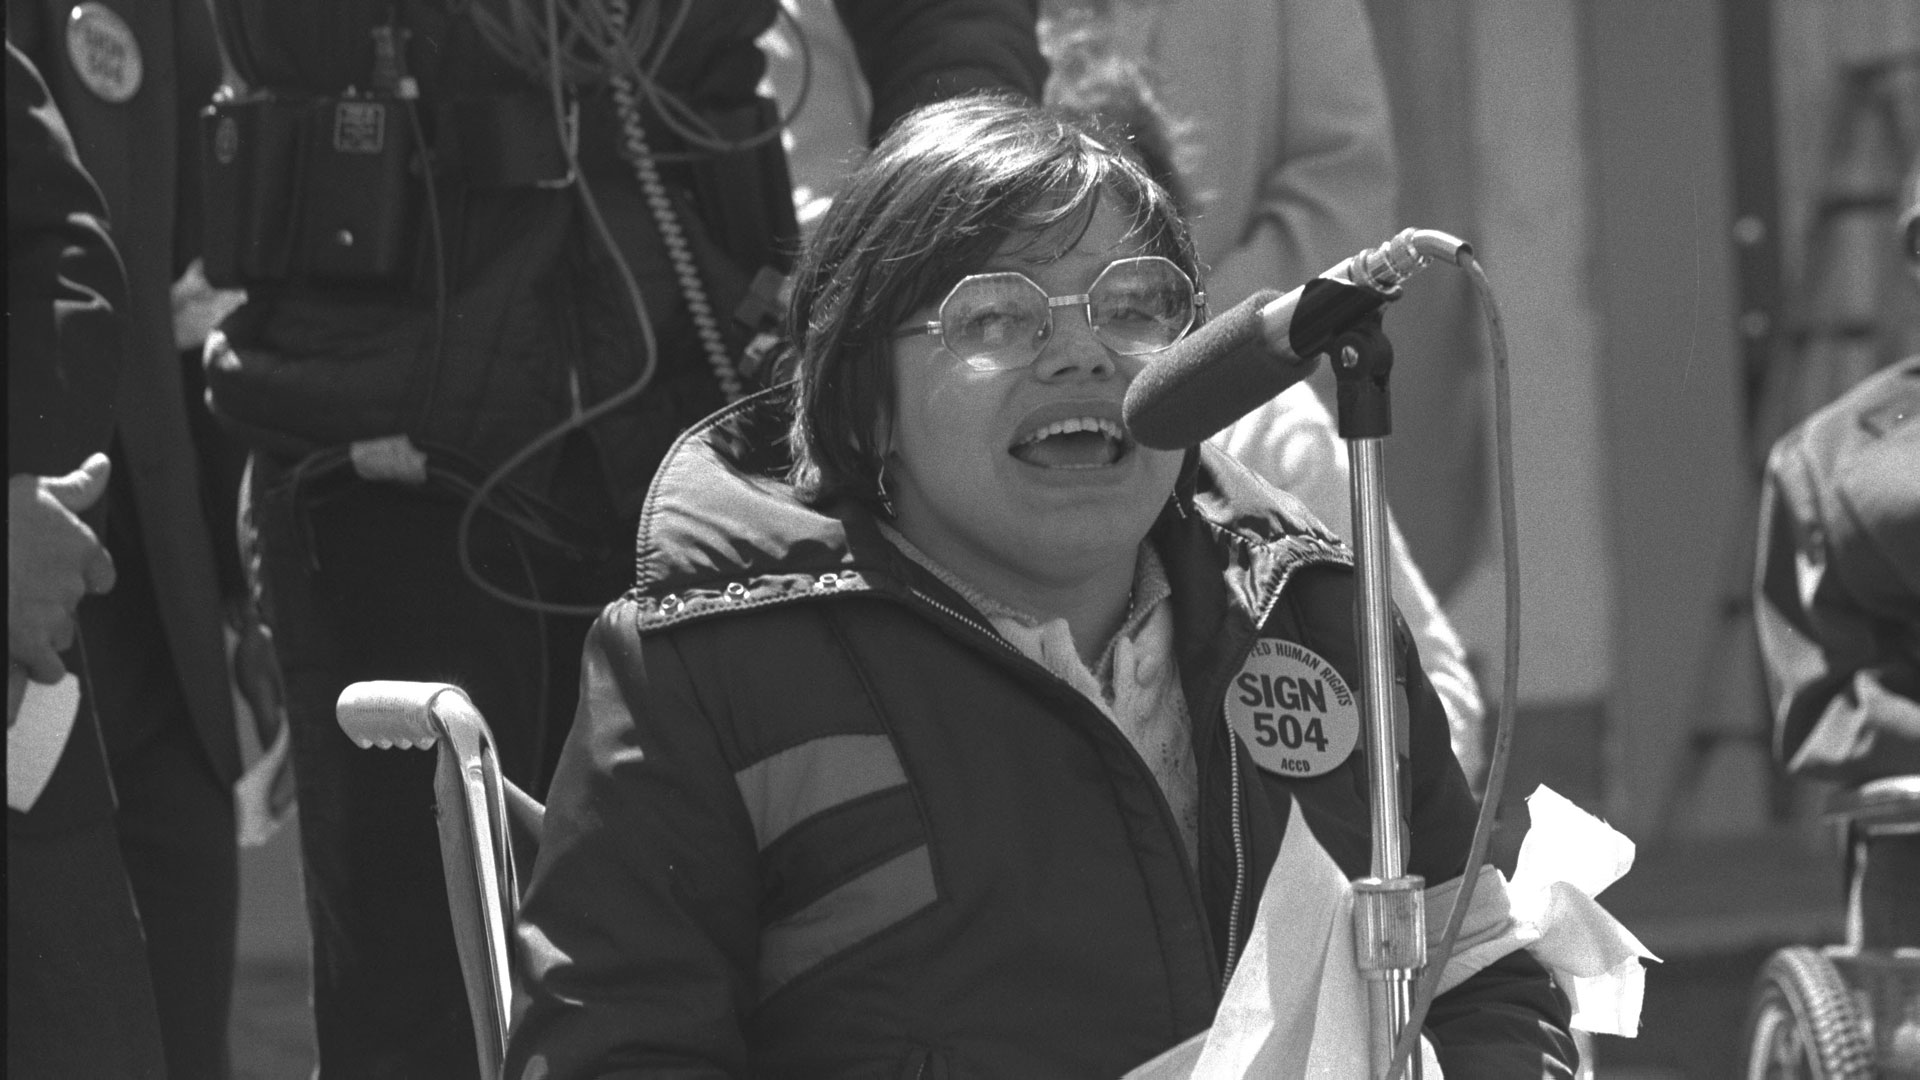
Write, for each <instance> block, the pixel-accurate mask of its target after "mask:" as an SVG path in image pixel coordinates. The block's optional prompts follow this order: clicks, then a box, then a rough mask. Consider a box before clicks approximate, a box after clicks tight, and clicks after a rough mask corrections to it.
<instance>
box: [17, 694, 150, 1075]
mask: <svg viewBox="0 0 1920 1080" xmlns="http://www.w3.org/2000/svg"><path fill="white" fill-rule="evenodd" d="M72 737H73V738H93V737H94V735H93V732H92V731H91V730H76V731H75V732H74V733H73V736H72ZM7 1075H8V1076H10V1077H14V1078H16V1080H66V1078H69V1077H76V1076H103V1077H105V1076H110V1077H161V1076H164V1075H166V1074H165V1072H164V1071H163V1069H162V1066H161V1051H160V1026H159V1022H158V1020H157V1018H156V1014H155V1010H154V996H153V984H152V982H151V981H150V980H149V979H148V977H147V965H146V957H145V955H144V946H143V945H142V942H141V937H140V917H139V915H138V914H137V913H136V912H135V911H134V907H133V895H132V893H131V891H130V890H129V889H128V887H127V872H126V867H125V866H124V865H123V864H122V862H121V859H120V844H119V840H118V838H117V837H116V836H115V834H114V826H113V819H112V818H110V817H106V816H102V817H99V818H97V819H95V820H94V821H91V822H88V823H85V824H82V825H80V826H78V827H76V828H73V829H69V830H64V831H60V832H52V833H44V834H41V833H27V832H21V831H15V830H13V829H11V828H9V829H8V831H7Z"/></svg>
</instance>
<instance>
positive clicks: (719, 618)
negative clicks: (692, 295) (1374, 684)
mask: <svg viewBox="0 0 1920 1080" xmlns="http://www.w3.org/2000/svg"><path fill="white" fill-rule="evenodd" d="M1198 274H1199V270H1198V266H1197V263H1196V260H1195V257H1194V251H1193V247H1192V244H1191V241H1190V239H1189V238H1188V234H1187V231H1186V227H1185V225H1184V224H1183V223H1182V222H1181V220H1180V219H1179V217H1178V215H1177V213H1176V212H1175V211H1174V209H1173V206H1172V203H1171V201H1170V199H1169V197H1168V195H1167V194H1166V193H1165V192H1164V190H1162V189H1161V188H1159V187H1158V186H1157V185H1155V184H1154V183H1153V181H1152V180H1151V179H1150V178H1149V177H1148V175H1147V173H1146V172H1145V170H1144V168H1143V167H1142V166H1141V165H1140V164H1139V163H1138V161H1137V159H1135V158H1133V157H1132V156H1131V155H1130V154H1129V153H1128V152H1126V151H1125V150H1123V149H1120V148H1119V146H1118V144H1117V143H1115V142H1112V141H1108V140H1107V139H1106V138H1105V137H1104V136H1100V135H1096V134H1094V133H1092V132H1089V131H1087V130H1085V129H1082V128H1081V127H1079V126H1077V125H1075V124H1073V123H1071V122H1069V121H1066V120H1064V119H1061V118H1060V117H1058V116H1057V115H1056V114H1052V113H1048V112H1044V111H1040V110H1037V109H1032V108H1027V107H1022V106H1019V105H1015V104H1012V103H1009V102H1006V101H1004V100H999V99H993V98H976V99H970V100H966V101H960V102H950V103H947V104H944V105H936V106H932V107H929V108H927V109H924V110H921V111H919V112H916V113H914V114H913V115H911V116H910V117H908V118H907V119H906V120H905V121H903V122H902V123H901V124H900V125H899V126H898V127H897V128H896V129H895V130H894V131H893V132H892V133H891V134H890V135H889V136H888V138H887V139H886V140H885V141H884V142H883V143H882V144H881V145H880V147H879V148H878V149H877V150H876V151H875V153H874V155H873V156H872V157H871V158H870V159H869V160H868V162H867V163H866V164H865V165H864V166H862V167H861V169H860V170H858V171H857V172H856V173H855V174H854V176H853V177H852V178H851V179H850V180H849V182H848V184H847V185H846V186H845V187H844V188H843V189H842V190H841V192H840V194H839V195H838V197H837V198H836V200H835V203H834V205H833V207H832V208H831V209H830V210H829V211H828V212H827V215H826V217H825V218H824V219H823V221H822V223H821V225H820V227H819V231H818V233H817V234H816V235H815V237H814V238H813V239H812V240H811V241H810V243H809V246H808V248H807V250H806V252H805V253H804V254H803V256H802V260H801V264H800V267H799V269H798V271H797V274H796V281H795V288H794V291H793V296H792V299H791V303H790V307H789V318H788V322H789V333H790V335H791V338H792V341H793V344H794V348H795V350H796V363H797V371H798V376H797V379H796V380H795V382H794V383H793V385H792V387H791V391H790V393H789V392H788V391H786V390H784V389H783V390H770V391H768V392H766V393H765V394H763V395H761V396H759V397H756V398H753V399H750V400H748V401H744V402H741V403H739V404H738V405H736V406H733V407H730V408H729V409H727V410H724V411H722V412H720V413H718V414H716V415H715V416H714V417H712V418H710V419H708V420H707V421H705V422H703V423H702V424H701V425H700V426H699V427H697V428H695V429H694V430H693V431H692V432H691V433H689V435H688V436H687V437H686V438H685V439H684V440H683V441H682V442H681V443H680V445H679V446H678V447H677V448H676V450H675V451H674V453H673V454H672V455H671V456H670V457H669V459H668V461H667V462H666V463H665V464H664V465H663V467H662V469H661V470H660V473H659V475H658V477H657V478H656V479H655V481H654V484H653V487H652V490H651V491H650V493H649V495H648V497H647V503H646V507H645V509H644V511H643V513H642V518H641V534H640V552H639V559H640V562H639V576H638V581H637V583H636V585H635V586H634V588H633V589H632V590H630V591H629V592H628V593H627V594H626V595H625V596H623V597H622V598H621V599H620V600H619V601H617V602H615V603H614V604H612V605H610V606H609V607H608V608H607V609H606V611H605V612H604V613H603V614H602V616H601V618H600V620H599V622H598V623H597V625H596V626H595V628H594V630H593V632H592V633H591V635H590V636H589V638H588V641H587V647H586V652H585V656H584V660H583V670H582V695H581V705H580V711H579V713H578V714H577V716H576V718H575V721H574V725H573V730H572V732H571V733H570V735H569V737H568V741H567V744H566V747H565V749H564V751H563V753H562V756H561V761H560V765H559V769H558V772H557V774H556V776H555V778H554V783H553V786H552V789H551V792H550V794H549V797H548V800H547V809H546V817H545V824H544V827H543V831H542V839H541V846H540V852H539V856H538V859H537V861H536V863H535V866H534V867H533V870H532V874H531V877H530V880H529V883H528V886H527V891H526V895H525V899H524V902H523V905H522V908H521V912H520V918H519V924H518V926H519V931H518V933H519V941H520V945H521V947H522V948H523V950H524V955H525V960H526V971H527V976H528V981H529V990H530V1001H529V1003H528V1006H527V1008H526V1011H525V1013H524V1014H523V1015H522V1017H521V1019H520V1021H519V1022H518V1024H517V1025H516V1026H515V1028H514V1030H513V1032H512V1035H511V1038H510V1045H509V1048H508V1060H507V1069H506V1071H507V1074H508V1075H510V1076H514V1077H527V1078H532V1077H543V1078H550V1080H567V1078H576V1077H597V1076H607V1075H623V1076H625V1075H632V1076H642V1075H674V1076H762V1075H764V1076H783V1077H875V1078H879V1077H897V1076H940V1077H956V1078H958V1077H1005V1076H1086V1077H1093V1076H1111V1077H1117V1076H1120V1075H1121V1074H1122V1073H1124V1072H1126V1071H1127V1070H1128V1069H1131V1068H1133V1067H1135V1066H1138V1065H1140V1064H1142V1063H1143V1062H1145V1061H1147V1060H1148V1059H1149V1058H1152V1057H1153V1056H1155V1055H1156V1054H1159V1053H1161V1052H1162V1051H1164V1050H1166V1049H1168V1048H1169V1047H1172V1046H1174V1045H1175V1044H1177V1043H1179V1042H1181V1041H1182V1040H1184V1039H1187V1038H1189V1037H1191V1036H1193V1035H1195V1034H1196V1033H1198V1032H1200V1031H1203V1030H1205V1029H1206V1028H1207V1027H1208V1025H1209V1024H1210V1023H1212V1021H1213V1017H1214V1012H1215V1010H1216V1008H1217V1007H1218V1005H1219V1003H1220V1000H1221V993H1222V988H1223V986H1224V985H1225V983H1226V982H1227V980H1228V978H1229V977H1230V975H1231V972H1232V970H1233V968H1234V966H1235V963H1236V960H1237V958H1238V957H1239V955H1240V954H1241V951H1242V950H1243V949H1244V948H1245V946H1246V942H1247V940H1248V935H1249V933H1250V930H1251V925H1252V911H1253V904H1254V903H1255V901H1256V900H1257V899H1258V895H1257V891H1258V888H1259V883H1260V882H1262V881H1264V880H1266V877H1267V875H1268V872H1269V870H1270V869H1271V868H1272V866H1273V865H1274V862H1275V859H1276V856H1277V854H1278V852H1279V849H1280V843H1281V840H1282V838H1283V837H1284V836H1285V835H1286V834H1287V833H1288V831H1289V830H1293V829H1299V828H1310V830H1311V835H1312V836H1313V837H1315V838H1317V841H1318V843H1319V844H1320V845H1321V846H1322V848H1323V849H1324V850H1325V851H1326V852H1327V853H1328V854H1329V855H1330V856H1331V857H1332V858H1333V860H1334V861H1335V862H1337V863H1338V865H1339V866H1340V867H1341V869H1342V870H1343V871H1344V872H1345V873H1346V874H1348V875H1349V876H1359V875H1362V874H1364V873H1365V872H1366V869H1367V863H1368V859H1369V836H1368V834H1369V830H1370V825H1369V817H1368V797H1367V778H1366V765H1365V757H1366V756H1365V753H1364V745H1363V742H1364V736H1363V734H1362V732H1361V731H1360V725H1359V708H1358V703H1357V697H1356V695H1357V693H1358V691H1357V689H1356V678H1355V673H1356V671H1357V668H1358V666H1359V665H1358V657H1357V654H1356V645H1355V640H1354V625H1353V613H1352V609H1353V596H1354V593H1353V590H1354V582H1353V573H1352V566H1351V563H1350V560H1349V558H1348V556H1347V555H1346V554H1345V552H1344V549H1343V548H1341V547H1340V545H1339V544H1338V542H1337V541H1335V540H1334V539H1333V538H1332V537H1331V535H1330V534H1328V533H1327V532H1326V531H1325V530H1324V529H1322V528H1321V527H1319V526H1318V525H1317V523H1315V522H1313V521H1312V519H1311V518H1310V517H1309V516H1307V515H1306V514H1305V512H1304V510H1303V509H1302V508H1301V506H1300V504H1299V503H1298V502H1297V501H1295V500H1292V499H1291V498H1289V497H1288V496H1285V495H1284V494H1281V493H1279V492H1276V491H1274V490H1273V489H1272V488H1269V487H1267V486H1266V485H1265V484H1264V483H1262V482H1261V481H1259V480H1258V479H1256V478H1255V477H1253V476H1252V475H1250V474H1249V473H1247V472H1246V471H1245V470H1243V469H1240V468H1238V467H1236V466H1235V465H1233V464H1232V462H1231V461H1230V460H1229V459H1227V458H1226V457H1225V456H1224V455H1223V454H1220V453H1219V452H1217V451H1215V450H1214V449H1212V448H1210V447H1203V448H1200V449H1198V450H1194V451H1189V452H1187V453H1185V454H1182V453H1179V452H1161V451H1153V450H1149V449H1147V448H1145V447H1142V446H1140V445H1138V444H1136V443H1134V442H1133V441H1132V440H1131V439H1130V438H1129V436H1128V435H1127V433H1126V430H1125V428H1124V426H1123V424H1122V422H1121V402H1122V400H1123V398H1124V396H1125V393H1126V390H1127V388H1128V386H1129V385H1130V383H1131V381H1132V380H1133V378H1134V377H1135V376H1136V375H1137V374H1138V373H1139V372H1140V371H1141V370H1142V368H1143V366H1144V365H1145V364H1147V363H1150V362H1152V358H1153V356H1154V354H1155V353H1156V352H1158V351H1160V350H1162V349H1164V348H1165V347H1167V346H1168V345H1170V344H1171V343H1172V342H1174V341H1176V340H1178V339H1179V338H1180V337H1182V336H1183V335H1184V334H1185V333H1186V332H1187V331H1188V330H1189V329H1190V328H1191V326H1192V325H1193V324H1194V323H1195V322H1196V321H1197V320H1198V319H1199V318H1200V317H1201V310H1202V305H1203V303H1204V300H1203V297H1202V296H1201V295H1200V294H1198V293H1197V292H1196V288H1195V283H1196V281H1197V279H1198ZM1395 652H1396V669H1397V679H1398V689H1397V690H1396V695H1404V699H1403V700H1399V701H1396V703H1395V709H1396V712H1397V713H1398V714H1399V715H1402V716H1404V717H1406V723H1407V726H1406V729H1405V731H1406V736H1405V737H1406V739H1407V743H1408V745H1407V752H1408V755H1409V756H1410V762H1411V763H1410V764H1409V765H1407V766H1406V769H1407V772H1406V773H1405V776H1406V778H1407V780H1408V783H1407V790H1408V792H1409V797H1408V798H1407V800H1406V802H1405V803H1404V804H1403V805H1404V807H1405V814H1406V818H1407V823H1408V825H1409V836H1410V844H1409V847H1410V851H1409V872H1410V873H1417V874H1420V875H1423V876H1424V877H1425V878H1426V879H1427V880H1428V881H1429V882H1430V883H1435V884H1437V883H1441V882H1445V881H1447V880H1450V879H1452V878H1454V877H1456V876H1458V875H1459V874H1460V873H1461V871H1462V869H1463V867H1464V865H1465V861H1466V854H1467V848H1468V846H1469V841H1470V834H1471V832H1472V824H1473V818H1474V814H1475V804H1474V801H1473V798H1472V796H1471V794H1470V793H1469V791H1468V789H1467V786H1466V782H1465V778H1464V776H1463V774H1462V772H1461V770H1460V767H1459V764H1458V762H1457V761H1456V760H1455V758H1454V757H1453V755H1452V753H1451V751H1450V749H1449V746H1448V742H1449V735H1448V727H1447V721H1446V717H1445V715H1444V713H1443V711H1442V708H1441V706H1440V703H1439V699H1438V698H1437V696H1436V695H1435V693H1434V692H1433V689H1432V687H1431V685H1430V684H1429V683H1428V681H1427V680H1426V678H1425V676H1424V675H1423V674H1422V673H1421V670H1420V666H1419V663H1418V658H1417V656H1416V655H1415V653H1414V649H1413V647H1412V645H1411V643H1410V639H1409V637H1408V635H1407V632H1406V628H1405V626H1404V624H1403V623H1400V624H1397V625H1396V639H1395ZM1295 806H1297V807H1298V808H1299V812H1298V813H1295V812H1294V810H1293V809H1292V808H1293V807H1295ZM1427 1023H1428V1030H1429V1031H1430V1033H1431V1035H1432V1037H1433V1040H1434V1042H1435V1043H1436V1044H1437V1046H1438V1051H1439V1056H1440V1060H1441V1062H1442V1064H1443V1065H1444V1067H1445V1068H1446V1070H1447V1072H1448V1074H1449V1075H1455V1076H1471V1077H1476V1078H1495V1080H1499V1078H1508V1077H1511V1078H1516V1080H1517V1078H1522V1077H1524V1078H1527V1080H1533V1078H1537V1077H1540V1076H1559V1077H1564V1076H1569V1075H1571V1062H1572V1060H1573V1058H1572V1043H1571V1040H1570V1038H1569V1036H1568V1033H1567V1028H1566V1024H1567V1008H1566V1003H1565V1000H1564V998H1562V997H1561V995H1560V994H1559V993H1558V991H1557V990H1556V989H1555V988H1554V987H1553V985H1552V982H1551V980H1550V977H1549V976H1548V974H1547V973H1546V971H1545V970H1544V969H1543V968H1542V967H1541V966H1540V965H1539V963H1538V962H1537V961H1535V960H1534V959H1533V958H1532V957H1531V956H1530V955H1528V954H1526V953H1524V952H1519V953H1512V954H1509V955H1508V956H1506V957H1504V958H1502V959H1500V960H1498V961H1495V962H1494V963H1493V964H1491V965H1490V966H1488V967H1486V968H1484V969H1482V970H1481V971H1479V972H1478V973H1477V974H1475V975H1473V976H1472V977H1470V978H1468V979H1467V980H1466V981H1464V982H1463V983H1461V984H1460V985H1458V986H1457V987H1455V988H1454V989H1453V990H1451V991H1450V992H1448V993H1446V994H1443V995H1441V996H1440V997H1439V998H1438V999H1437V1000H1436V1001H1435V1003H1434V1006H1433V1009H1432V1011H1431V1013H1430V1015H1429V1017H1428V1021H1427Z"/></svg>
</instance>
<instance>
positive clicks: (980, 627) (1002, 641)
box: [913, 589, 1026, 660]
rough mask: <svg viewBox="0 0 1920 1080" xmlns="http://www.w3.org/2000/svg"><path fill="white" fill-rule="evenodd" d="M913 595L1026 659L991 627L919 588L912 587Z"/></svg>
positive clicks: (1011, 643) (1023, 654) (1024, 655)
mask: <svg viewBox="0 0 1920 1080" xmlns="http://www.w3.org/2000/svg"><path fill="white" fill-rule="evenodd" d="M913 595H915V596H917V597H919V598H920V599H921V600H922V601H924V602H925V603H927V604H928V605H930V606H931V607H932V608H933V609H934V610H936V611H938V612H940V613H941V614H943V615H945V616H947V617H948V618H950V619H952V620H954V621H955V622H957V623H959V624H960V625H962V626H965V627H968V628H969V629H973V630H978V631H979V632H980V633H982V634H984V635H986V637H987V639H988V640H989V641H992V642H993V643H994V644H995V645H998V646H1000V647H1001V648H1003V649H1005V650H1007V651H1008V652H1010V653H1012V654H1013V655H1015V656H1018V657H1020V658H1021V659H1023V660H1024V659H1026V654H1025V653H1022V652H1021V651H1020V650H1019V649H1016V648H1014V646H1013V642H1011V641H1008V640H1007V639H1006V638H1003V637H1001V636H1000V635H999V634H996V633H994V632H993V630H992V629H991V628H989V627H987V626H983V625H981V624H980V622H978V621H977V620H975V619H971V618H968V617H967V616H965V615H962V614H960V613H959V612H957V611H955V610H953V608H951V607H949V606H947V605H946V604H944V603H941V602H940V601H939V600H936V599H934V598H933V597H931V596H928V595H927V594H926V593H923V592H921V591H920V590H919V589H914V590H913Z"/></svg>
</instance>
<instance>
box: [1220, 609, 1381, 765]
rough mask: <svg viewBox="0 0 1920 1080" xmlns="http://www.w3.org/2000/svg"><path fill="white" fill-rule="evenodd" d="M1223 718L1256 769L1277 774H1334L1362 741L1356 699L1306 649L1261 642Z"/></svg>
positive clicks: (1329, 668)
mask: <svg viewBox="0 0 1920 1080" xmlns="http://www.w3.org/2000/svg"><path fill="white" fill-rule="evenodd" d="M1227 720H1228V722H1230V723H1231V724H1232V725H1233V730H1234V733H1235V734H1237V735H1239V736H1240V741H1241V742H1242V743H1245V744H1246V747H1247V752H1248V753H1250V754H1252V755H1253V761H1254V764H1256V765H1258V766H1260V767H1261V768H1263V769H1265V770H1267V771H1268V772H1271V773H1277V774H1279V775H1281V776H1294V777H1310V776H1322V775H1325V774H1326V773H1329V772H1332V771H1333V770H1334V769H1336V768H1338V767H1339V766H1340V763H1341V762H1343V761H1345V760H1347V756H1348V755H1349V754H1351V753H1353V748H1354V746H1356V745H1357V744H1358V743H1359V741H1360V702H1359V701H1358V699H1356V698H1355V697H1354V695H1353V691H1352V690H1351V689H1350V688H1349V687H1348V686H1347V681H1346V680H1345V679H1343V678H1341V677H1340V673H1339V672H1338V671H1336V670H1334V667H1333V665H1332V664H1329V663H1327V662H1326V661H1325V660H1324V659H1322V658H1321V657H1320V655H1319V654H1318V653H1316V652H1314V651H1313V650H1312V649H1308V648H1306V647H1304V646H1301V645H1296V644H1294V643H1293V642H1291V641H1281V640H1280V639H1278V638H1264V637H1263V638H1260V639H1259V640H1257V641H1255V642H1254V643H1253V651H1252V652H1251V653H1249V654H1248V656H1247V659H1246V661H1245V662H1244V663H1242V664H1241V665H1240V673H1239V674H1238V675H1235V676H1234V677H1233V682H1232V683H1231V684H1230V685H1229V686H1228V688H1227Z"/></svg>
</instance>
